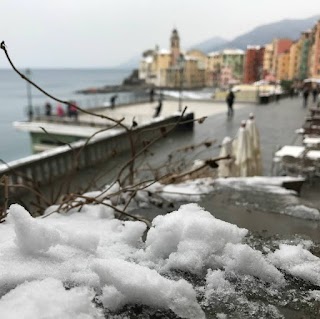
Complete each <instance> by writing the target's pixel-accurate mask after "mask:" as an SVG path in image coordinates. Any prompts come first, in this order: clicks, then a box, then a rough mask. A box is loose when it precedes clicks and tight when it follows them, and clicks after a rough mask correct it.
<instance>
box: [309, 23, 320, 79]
mask: <svg viewBox="0 0 320 319" xmlns="http://www.w3.org/2000/svg"><path fill="white" fill-rule="evenodd" d="M309 77H312V78H320V20H319V21H318V22H317V23H316V25H315V26H314V27H313V29H312V32H311V47H310V51H309Z"/></svg>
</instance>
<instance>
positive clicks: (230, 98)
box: [226, 90, 235, 116]
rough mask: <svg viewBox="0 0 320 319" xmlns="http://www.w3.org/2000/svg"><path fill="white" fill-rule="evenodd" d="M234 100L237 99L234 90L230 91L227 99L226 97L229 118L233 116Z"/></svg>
mask: <svg viewBox="0 0 320 319" xmlns="http://www.w3.org/2000/svg"><path fill="white" fill-rule="evenodd" d="M234 99H235V95H234V93H233V92H232V90H230V91H229V93H228V94H227V97H226V102H227V105H228V116H232V115H233V103H234Z"/></svg>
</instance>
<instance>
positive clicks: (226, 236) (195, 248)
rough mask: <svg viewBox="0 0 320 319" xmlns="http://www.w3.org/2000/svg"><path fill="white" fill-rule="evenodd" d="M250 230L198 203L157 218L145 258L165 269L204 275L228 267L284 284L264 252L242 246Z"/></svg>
mask: <svg viewBox="0 0 320 319" xmlns="http://www.w3.org/2000/svg"><path fill="white" fill-rule="evenodd" d="M247 232H248V231H247V230H246V229H243V228H239V227H237V226H235V225H232V224H229V223H227V222H224V221H221V220H219V219H216V218H215V217H214V216H212V215H211V214H210V213H208V212H206V211H204V210H203V209H202V208H200V207H199V206H198V205H197V204H187V205H183V206H181V207H180V209H179V210H178V211H176V212H173V213H170V214H167V215H165V216H158V217H156V218H155V219H154V220H153V223H152V228H151V229H150V230H149V232H148V235H147V239H146V255H147V256H148V258H150V259H152V260H154V259H156V260H157V259H158V260H160V262H158V265H162V267H163V270H168V269H180V270H184V271H189V272H191V273H195V274H201V272H202V271H203V270H204V269H207V268H213V269H216V268H225V270H226V271H230V272H231V271H235V272H237V273H239V274H248V275H251V276H255V277H258V278H261V279H263V280H266V281H267V282H273V283H279V284H284V283H285V281H284V278H283V275H282V274H281V273H280V272H279V271H278V270H277V269H276V268H275V267H274V266H273V265H270V263H268V261H266V260H265V259H264V257H263V255H262V253H261V252H259V251H256V250H254V249H252V248H251V247H249V246H248V245H244V244H241V242H242V240H243V238H244V237H245V236H246V235H247Z"/></svg>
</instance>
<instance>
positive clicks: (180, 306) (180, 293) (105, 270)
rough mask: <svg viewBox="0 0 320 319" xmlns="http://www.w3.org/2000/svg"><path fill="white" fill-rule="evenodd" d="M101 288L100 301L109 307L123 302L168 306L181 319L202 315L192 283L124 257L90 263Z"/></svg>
mask: <svg viewBox="0 0 320 319" xmlns="http://www.w3.org/2000/svg"><path fill="white" fill-rule="evenodd" d="M92 268H93V270H94V271H95V272H96V273H97V274H98V276H99V278H100V283H101V285H102V286H104V288H103V294H102V296H101V301H102V303H103V305H104V306H105V307H107V308H109V309H111V310H117V309H119V308H121V307H122V306H123V305H124V304H134V303H137V304H144V305H148V306H153V307H159V308H169V309H171V310H172V311H173V312H174V313H176V314H177V315H178V316H180V317H182V318H190V319H193V318H199V319H201V318H205V315H204V313H203V311H202V310H201V308H200V306H199V304H198V302H197V300H196V293H195V291H194V290H193V287H192V285H191V284H189V283H188V282H186V281H185V280H183V279H180V280H179V281H173V280H169V279H166V278H164V277H162V276H161V275H160V274H158V273H157V272H156V271H155V270H151V269H149V268H147V267H143V266H140V265H137V264H134V263H130V262H127V261H123V260H119V259H118V260H116V259H112V260H104V261H98V262H96V263H95V264H94V265H93V266H92Z"/></svg>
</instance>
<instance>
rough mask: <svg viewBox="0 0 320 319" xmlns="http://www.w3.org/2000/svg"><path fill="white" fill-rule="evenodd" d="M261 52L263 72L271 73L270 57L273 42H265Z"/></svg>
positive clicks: (271, 55)
mask: <svg viewBox="0 0 320 319" xmlns="http://www.w3.org/2000/svg"><path fill="white" fill-rule="evenodd" d="M264 48H265V49H264V54H263V73H265V74H271V73H272V57H273V44H272V43H269V44H266V45H265V47H264Z"/></svg>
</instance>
